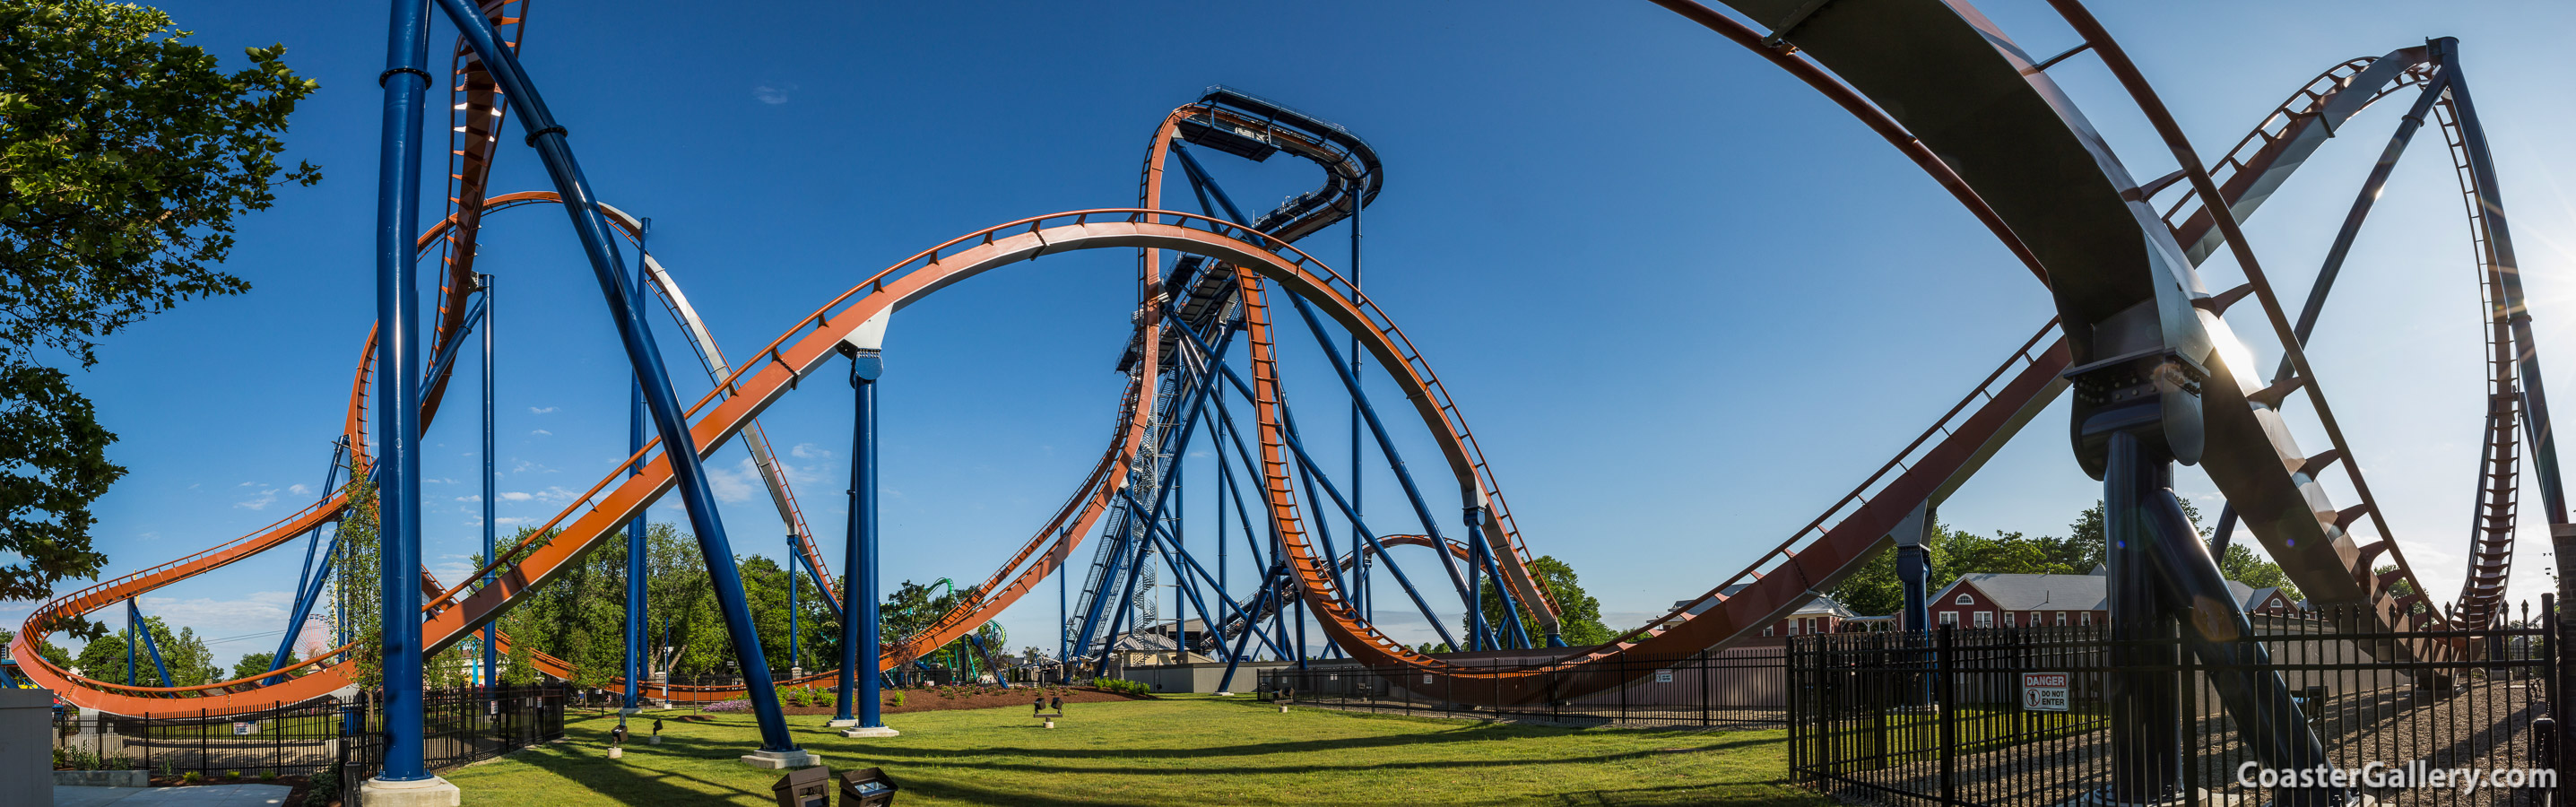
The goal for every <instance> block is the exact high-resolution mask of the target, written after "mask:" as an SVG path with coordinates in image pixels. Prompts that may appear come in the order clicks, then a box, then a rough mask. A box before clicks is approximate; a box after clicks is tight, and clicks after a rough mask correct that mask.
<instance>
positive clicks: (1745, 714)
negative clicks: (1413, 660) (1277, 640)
mask: <svg viewBox="0 0 2576 807" xmlns="http://www.w3.org/2000/svg"><path fill="white" fill-rule="evenodd" d="M1537 660H1538V659H1535V658H1491V659H1462V658H1455V657H1452V658H1450V659H1449V662H1450V663H1451V664H1453V665H1459V666H1461V667H1464V668H1465V671H1464V672H1461V673H1457V674H1448V673H1424V672H1422V671H1420V670H1418V669H1415V668H1412V667H1402V666H1372V665H1367V664H1359V663H1355V662H1347V661H1345V662H1311V663H1309V664H1308V666H1307V667H1306V669H1302V670H1301V669H1293V668H1289V669H1277V670H1262V671H1260V675H1259V678H1258V680H1257V682H1256V683H1257V684H1258V688H1257V691H1258V692H1259V693H1260V698H1261V699H1262V700H1265V701H1268V700H1275V699H1276V698H1278V697H1279V696H1280V694H1281V693H1282V692H1285V693H1286V695H1287V697H1288V699H1289V701H1290V702H1292V703H1296V704H1299V705H1305V706H1325V707H1333V708H1340V709H1353V710H1360V711H1370V712H1393V713H1399V714H1410V715H1426V714H1427V715H1444V716H1453V717H1508V718H1516V719H1549V720H1559V721H1565V722H1571V723H1582V724H1592V725H1630V726H1709V727H1725V728H1745V729H1753V728H1780V727H1781V726H1783V725H1786V724H1787V722H1788V719H1789V694H1788V688H1787V687H1786V685H1785V684H1786V682H1787V675H1786V672H1787V666H1786V663H1787V656H1786V654H1785V651H1784V649H1783V648H1780V647H1758V648H1740V649H1734V650H1727V651H1721V652H1716V653H1696V654H1692V655H1689V656H1682V657H1678V658H1675V657H1650V656H1643V655H1630V654H1627V653H1619V654H1616V655H1613V656H1611V657H1609V658H1607V659H1604V660H1601V661H1598V662H1593V663H1590V664H1585V665H1581V666H1579V667H1575V668H1569V669H1564V670H1555V671H1546V672H1538V673H1532V674H1529V675H1502V674H1491V673H1480V672H1478V671H1477V669H1476V668H1478V667H1485V668H1487V669H1491V670H1494V671H1496V672H1500V671H1503V670H1519V669H1526V668H1528V667H1531V666H1533V662H1535V661H1537Z"/></svg>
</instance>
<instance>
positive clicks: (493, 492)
mask: <svg viewBox="0 0 2576 807" xmlns="http://www.w3.org/2000/svg"><path fill="white" fill-rule="evenodd" d="M474 284H475V287H476V288H479V289H482V291H483V564H484V565H486V566H489V565H491V564H492V559H493V557H494V553H496V552H499V551H500V549H499V546H498V544H499V538H500V529H501V525H500V522H499V521H497V520H495V519H494V518H493V516H495V515H496V513H495V511H494V505H493V501H492V500H493V499H495V498H497V497H498V496H499V495H500V494H499V490H500V481H499V477H498V476H496V475H495V472H494V471H493V468H494V467H495V464H494V463H493V462H492V451H493V444H494V443H493V433H494V427H493V407H492V276H491V275H475V276H474ZM492 580H493V575H492V574H491V573H488V572H487V573H485V574H484V575H483V585H487V586H488V585H491V584H492ZM494 632H495V629H494V628H493V627H492V626H490V625H485V626H483V668H482V671H481V672H482V679H483V686H484V688H485V689H490V688H491V687H492V686H493V685H495V684H498V683H500V680H501V668H500V666H498V665H499V664H500V658H501V651H500V648H498V647H495V646H493V644H492V638H493V634H494ZM279 660H280V661H283V660H285V657H284V656H282V655H281V656H280V657H279Z"/></svg>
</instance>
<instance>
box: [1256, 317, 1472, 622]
mask: <svg viewBox="0 0 2576 807" xmlns="http://www.w3.org/2000/svg"><path fill="white" fill-rule="evenodd" d="M1288 302H1289V303H1290V304H1292V305H1294V306H1295V307H1296V309H1297V314H1298V316H1300V317H1302V318H1304V319H1305V320H1306V331H1307V332H1308V333H1311V334H1314V336H1315V346H1316V347H1319V348H1322V349H1323V351H1324V358H1325V359H1326V360H1327V361H1329V362H1330V363H1331V364H1332V365H1333V372H1335V373H1337V374H1339V375H1340V376H1341V377H1342V387H1343V389H1345V390H1347V391H1348V392H1350V394H1351V400H1352V401H1353V402H1355V403H1357V404H1358V405H1359V407H1360V414H1361V415H1362V416H1363V419H1364V420H1365V421H1366V422H1367V423H1368V427H1369V432H1370V433H1371V434H1373V435H1375V436H1376V437H1377V447H1378V453H1380V454H1384V455H1386V465H1387V468H1389V469H1391V470H1393V471H1395V481H1396V483H1397V484H1398V485H1400V486H1402V487H1403V488H1404V497H1405V499H1406V500H1407V501H1408V502H1410V503H1411V504H1412V505H1413V514H1414V517H1415V518H1418V519H1420V520H1421V521H1422V531H1423V532H1424V533H1425V534H1426V535H1427V536H1428V537H1429V538H1430V539H1431V545H1432V546H1433V547H1435V551H1434V552H1433V553H1432V554H1435V555H1439V556H1440V565H1441V567H1442V568H1443V569H1446V570H1447V571H1448V572H1449V582H1450V583H1451V584H1452V585H1455V586H1457V587H1458V597H1459V599H1460V600H1461V601H1463V602H1464V603H1465V604H1466V606H1467V612H1468V613H1469V614H1471V615H1473V616H1472V617H1471V622H1472V624H1475V625H1477V626H1478V629H1477V630H1475V631H1474V633H1475V635H1474V636H1470V637H1468V641H1470V642H1473V643H1477V644H1481V645H1490V644H1492V637H1491V636H1490V635H1488V634H1487V633H1486V631H1485V630H1483V629H1482V625H1483V624H1484V619H1483V614H1484V604H1483V603H1482V602H1480V601H1479V595H1478V594H1477V593H1476V590H1475V588H1474V587H1473V585H1472V583H1471V580H1470V577H1469V576H1468V575H1465V574H1461V573H1460V572H1459V570H1458V561H1457V559H1456V558H1452V557H1450V556H1449V553H1448V551H1446V550H1442V549H1436V548H1438V547H1441V546H1443V545H1444V544H1443V543H1442V539H1441V537H1440V527H1439V525H1438V523H1437V522H1435V521H1434V520H1433V519H1432V517H1431V507H1430V505H1429V504H1426V503H1424V501H1423V498H1422V488H1421V487H1420V486H1419V485H1417V484H1416V483H1415V482H1414V481H1413V472H1412V471H1411V470H1410V469H1408V468H1407V467H1406V466H1405V464H1404V455H1403V454H1401V453H1398V452H1397V451H1396V448H1395V442H1394V440H1392V439H1391V438H1389V437H1388V436H1387V433H1386V424H1385V423H1384V422H1383V421H1381V420H1379V419H1378V415H1377V407H1375V406H1372V405H1370V403H1369V397H1368V393H1367V392H1366V391H1364V390H1362V389H1360V383H1359V379H1358V378H1357V377H1356V376H1353V375H1352V374H1351V366H1350V364H1348V363H1346V362H1344V361H1342V354H1341V351H1339V350H1336V349H1334V347H1333V343H1332V342H1331V341H1330V340H1328V339H1325V338H1324V324H1323V321H1322V320H1321V319H1319V318H1317V317H1316V316H1315V308H1314V306H1311V305H1307V304H1306V298H1303V297H1299V296H1297V295H1294V294H1291V295H1288ZM1281 409H1283V410H1284V409H1286V405H1285V404H1282V405H1281ZM1287 437H1288V440H1289V442H1290V443H1291V444H1294V443H1295V442H1296V439H1297V436H1296V435H1295V434H1294V433H1290V434H1288V435H1287ZM1299 450H1300V451H1301V452H1302V451H1303V449H1299ZM1300 456H1301V457H1302V456H1303V455H1302V454H1301V455H1300ZM1301 461H1302V460H1301ZM1352 517H1353V518H1357V517H1358V515H1357V513H1356V511H1354V513H1353V515H1352ZM1480 543H1481V542H1480ZM1470 565H1472V564H1470ZM1389 568H1393V567H1389ZM1411 587H1412V584H1410V583H1407V584H1406V588H1408V589H1409V588H1411ZM1433 624H1434V625H1437V624H1438V622H1437V620H1434V622H1433ZM1450 647H1451V648H1457V647H1458V646H1457V645H1454V644H1453V645H1450Z"/></svg>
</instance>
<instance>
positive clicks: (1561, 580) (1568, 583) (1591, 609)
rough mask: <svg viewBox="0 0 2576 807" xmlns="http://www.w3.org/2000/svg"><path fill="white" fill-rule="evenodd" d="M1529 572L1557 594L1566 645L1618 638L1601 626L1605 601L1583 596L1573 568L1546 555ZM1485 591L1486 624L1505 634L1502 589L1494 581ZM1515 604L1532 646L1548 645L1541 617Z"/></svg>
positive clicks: (1532, 563) (1559, 624) (1559, 623)
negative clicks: (1602, 606) (1602, 607)
mask: <svg viewBox="0 0 2576 807" xmlns="http://www.w3.org/2000/svg"><path fill="white" fill-rule="evenodd" d="M1529 570H1530V575H1531V576H1533V577H1536V578H1538V582H1539V585H1543V586H1546V587H1547V590H1548V591H1549V592H1550V593H1553V594H1555V595H1556V607H1557V610H1558V612H1559V613H1558V614H1557V635H1558V637H1559V638H1562V639H1564V640H1565V643H1566V644H1568V645H1571V646H1574V647H1590V646H1592V645H1597V644H1600V643H1602V642H1607V641H1610V640H1611V639H1612V638H1613V637H1615V636H1617V635H1618V634H1616V633H1612V632H1611V631H1610V628H1609V626H1607V625H1603V624H1601V601H1600V600H1599V599H1596V598H1594V597H1593V596H1591V595H1589V594H1585V593H1583V582H1582V580H1581V578H1579V577H1577V576H1576V575H1575V573H1574V567H1573V566H1570V565H1567V564H1566V563H1565V561H1561V560H1557V559H1556V556H1554V555H1542V556H1539V558H1538V559H1536V560H1532V561H1530V562H1529ZM1483 589H1484V591H1483V596H1482V597H1481V598H1480V599H1481V600H1482V601H1483V603H1484V607H1485V624H1486V625H1488V626H1490V627H1492V628H1493V629H1494V630H1495V631H1496V633H1497V634H1498V635H1499V634H1500V632H1501V631H1503V630H1506V629H1508V628H1509V625H1508V624H1506V623H1505V621H1504V619H1503V595H1502V587H1501V586H1498V585H1494V583H1493V581H1492V580H1490V579H1488V580H1487V581H1486V582H1485V585H1484V586H1483ZM1514 604H1515V605H1517V606H1519V610H1520V612H1521V613H1520V617H1521V632H1522V635H1523V636H1524V637H1525V638H1527V639H1528V641H1529V643H1530V646H1531V647H1545V646H1547V634H1546V633H1544V632H1542V631H1541V629H1540V626H1539V621H1538V617H1537V616H1535V615H1534V614H1535V612H1534V611H1531V610H1530V606H1529V604H1528V603H1514ZM1460 626H1461V627H1460V628H1459V629H1460V630H1461V631H1464V630H1465V629H1466V628H1465V627H1464V626H1465V623H1464V622H1463V621H1462V622H1461V623H1460ZM1460 638H1461V639H1464V638H1465V637H1464V634H1461V636H1460ZM1444 652H1445V651H1444Z"/></svg>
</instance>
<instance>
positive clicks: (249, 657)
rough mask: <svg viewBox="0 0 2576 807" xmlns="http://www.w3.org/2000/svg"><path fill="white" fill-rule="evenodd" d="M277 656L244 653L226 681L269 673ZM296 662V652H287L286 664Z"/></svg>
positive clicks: (273, 654) (299, 673) (300, 672)
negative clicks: (270, 662)
mask: <svg viewBox="0 0 2576 807" xmlns="http://www.w3.org/2000/svg"><path fill="white" fill-rule="evenodd" d="M276 655H277V654H275V653H266V652H262V653H244V654H242V657H241V660H240V661H236V662H233V674H232V676H231V677H230V678H228V679H226V680H233V681H238V680H241V679H244V678H249V677H251V676H254V675H258V674H260V673H264V672H268V671H269V670H270V669H272V668H271V667H270V666H269V660H270V659H273V658H275V657H276ZM295 662H296V658H295V651H293V650H289V651H286V663H287V664H293V663H295ZM311 671H312V670H311V669H309V668H308V669H305V670H301V671H298V672H297V674H298V675H302V674H304V673H308V672H311ZM171 674H172V675H177V673H171Z"/></svg>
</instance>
